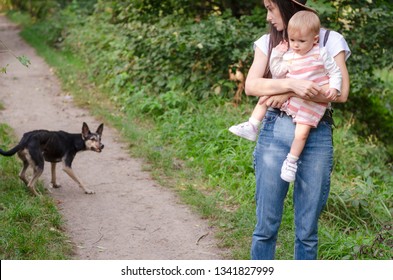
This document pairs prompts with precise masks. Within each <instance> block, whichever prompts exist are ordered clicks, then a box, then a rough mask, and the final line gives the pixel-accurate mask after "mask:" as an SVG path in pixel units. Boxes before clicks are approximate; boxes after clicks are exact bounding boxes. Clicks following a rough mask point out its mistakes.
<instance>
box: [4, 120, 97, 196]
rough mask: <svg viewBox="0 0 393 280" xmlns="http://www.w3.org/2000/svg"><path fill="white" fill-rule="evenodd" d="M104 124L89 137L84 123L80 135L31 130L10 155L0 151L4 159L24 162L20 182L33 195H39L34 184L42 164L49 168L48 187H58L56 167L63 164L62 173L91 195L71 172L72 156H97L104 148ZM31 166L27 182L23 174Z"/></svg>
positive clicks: (9, 152) (8, 152)
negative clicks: (102, 141)
mask: <svg viewBox="0 0 393 280" xmlns="http://www.w3.org/2000/svg"><path fill="white" fill-rule="evenodd" d="M103 129H104V124H100V125H99V126H98V128H97V131H96V132H95V133H92V132H91V131H90V129H89V127H88V126H87V124H86V123H85V122H84V123H83V125H82V133H68V132H65V131H48V130H33V131H30V132H26V133H25V134H24V135H23V137H22V139H21V140H20V142H19V144H18V145H16V146H15V147H14V148H12V149H11V150H9V151H4V150H2V149H0V154H1V155H3V156H13V155H14V154H16V153H17V154H18V156H19V158H20V159H21V160H22V162H23V168H22V170H21V172H20V173H19V178H20V179H21V180H22V181H23V182H24V183H25V184H26V185H27V187H28V188H29V189H30V191H31V192H32V193H33V194H34V195H38V192H37V190H36V189H35V183H36V181H37V180H38V178H39V177H40V176H41V174H42V172H43V171H44V162H45V161H48V162H50V163H51V167H52V170H51V171H52V172H51V175H52V179H51V185H52V187H54V188H59V187H61V186H60V185H58V184H57V183H56V164H57V163H58V162H62V163H63V171H64V172H65V173H67V175H68V176H70V177H71V178H72V179H73V180H74V181H75V182H76V183H77V184H78V185H79V187H80V188H82V189H83V191H84V192H85V193H86V194H93V193H94V191H92V190H89V189H87V188H86V187H85V186H84V185H83V184H82V183H81V181H80V180H79V179H78V178H77V177H76V175H75V173H74V171H73V170H72V168H71V164H72V161H73V160H74V158H75V155H76V154H77V153H78V152H80V151H89V150H90V151H94V152H98V153H100V152H101V151H102V149H103V148H104V145H103V144H102V143H101V136H102V131H103ZM29 166H31V167H32V168H33V176H32V177H31V179H30V181H28V180H27V179H26V170H27V168H28V167H29Z"/></svg>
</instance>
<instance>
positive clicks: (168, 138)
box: [22, 27, 393, 259]
mask: <svg viewBox="0 0 393 280" xmlns="http://www.w3.org/2000/svg"><path fill="white" fill-rule="evenodd" d="M37 30H39V29H35V28H34V27H33V28H25V29H24V30H23V32H22V35H23V36H24V38H25V39H26V40H27V41H28V42H29V43H30V44H31V45H32V46H33V47H35V48H36V49H37V51H38V53H39V54H40V55H42V56H44V57H45V59H46V60H47V62H48V63H49V64H50V65H51V66H52V67H54V68H55V69H56V72H57V74H58V75H59V77H60V79H61V80H62V83H63V86H64V89H65V90H67V91H69V92H71V93H72V94H73V95H74V96H75V97H76V99H77V100H78V101H79V104H80V105H81V106H85V107H88V108H89V109H90V110H91V112H92V113H93V114H94V115H96V116H98V117H100V118H102V119H103V120H104V121H105V122H106V123H108V124H111V125H112V126H114V127H116V128H118V130H119V131H120V132H121V133H122V135H123V137H124V139H125V141H127V142H128V143H129V147H130V153H131V155H133V156H137V157H142V158H144V159H145V161H146V162H147V163H148V164H146V166H145V169H146V170H148V171H150V172H151V173H152V174H153V176H154V177H155V179H156V180H158V181H159V182H160V183H161V184H162V185H165V186H167V187H169V188H172V189H173V190H174V191H176V192H177V193H179V195H180V196H181V197H182V199H183V201H184V202H185V203H188V204H189V205H190V206H191V207H192V208H193V209H195V211H198V213H200V215H201V216H202V217H204V218H206V219H208V220H209V222H210V223H211V224H212V225H213V226H214V227H215V228H216V229H217V237H218V240H219V241H220V242H219V246H222V247H225V248H229V249H230V252H231V253H230V255H229V258H234V259H248V258H249V248H250V241H251V234H252V231H253V227H254V225H255V204H254V200H253V198H254V189H255V179H254V175H253V168H252V152H253V149H254V145H255V144H254V143H251V142H249V141H246V140H243V139H240V138H237V137H234V136H233V135H231V134H230V133H229V132H228V131H227V128H228V127H229V126H230V125H231V124H234V123H238V122H239V121H240V120H243V119H245V118H247V116H248V115H249V114H250V110H251V109H252V108H251V106H250V104H245V105H241V106H240V107H238V108H235V107H233V105H232V104H231V103H229V102H226V101H225V100H224V99H223V98H220V97H216V98H215V97H211V98H210V99H208V100H203V101H200V102H193V101H192V100H187V99H185V98H184V97H183V96H181V95H179V94H177V93H172V92H170V93H166V94H165V95H164V96H161V97H160V100H159V101H160V102H162V103H157V102H156V101H157V100H155V98H152V97H149V96H148V93H146V92H142V91H141V92H137V93H133V95H131V96H129V97H127V98H125V99H124V98H121V101H118V103H116V99H115V98H114V96H113V95H114V94H113V93H112V92H111V90H110V89H106V88H105V87H104V86H103V85H102V84H100V81H99V80H94V78H91V79H90V80H89V79H88V78H86V77H94V75H92V74H90V75H88V74H87V73H86V71H89V67H88V64H84V63H83V62H82V61H81V60H79V59H78V58H77V57H76V56H73V55H72V54H70V53H67V52H61V51H58V50H53V49H51V48H48V47H47V46H46V45H45V44H44V43H43V42H45V38H44V37H43V35H42V34H40V33H39V32H37ZM40 36H41V37H40ZM111 100H112V101H113V102H111ZM176 102H181V103H182V105H184V106H186V108H187V110H185V111H182V112H180V110H177V109H176V108H174V109H170V110H169V109H167V107H169V108H170V106H172V105H173V104H175V103H176ZM162 104H164V107H162ZM166 106H167V107H166ZM165 109H167V110H165ZM157 110H158V111H160V113H155V112H157ZM335 119H336V121H337V128H336V129H335V130H334V142H335V168H334V172H333V175H332V187H331V195H330V198H329V200H328V205H327V208H326V210H325V212H324V213H323V216H322V218H321V223H320V241H321V242H320V248H319V251H320V258H321V259H392V258H393V257H392V247H393V245H392V243H393V241H392V231H391V230H390V229H389V227H392V214H393V197H392V194H393V189H392V188H393V178H392V176H391V174H392V166H391V165H389V164H387V163H386V162H387V157H386V150H385V149H384V148H383V146H382V145H380V144H379V143H378V141H377V140H376V139H360V138H359V137H358V136H357V135H356V134H355V133H354V132H353V130H352V128H351V127H352V123H353V120H352V119H351V116H350V115H349V114H347V115H342V114H341V113H340V111H337V112H336V114H335ZM381 236H382V237H381ZM379 237H381V238H379ZM293 240H294V229H293V205H292V193H289V195H288V198H287V200H286V202H285V212H284V216H283V222H282V226H281V229H280V233H279V240H278V246H277V255H276V257H277V258H278V259H292V258H293Z"/></svg>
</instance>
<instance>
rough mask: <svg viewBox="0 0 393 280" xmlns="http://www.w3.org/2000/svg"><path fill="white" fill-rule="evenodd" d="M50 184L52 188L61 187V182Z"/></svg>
mask: <svg viewBox="0 0 393 280" xmlns="http://www.w3.org/2000/svg"><path fill="white" fill-rule="evenodd" d="M50 186H51V187H52V188H55V189H58V188H61V185H59V184H53V183H50Z"/></svg>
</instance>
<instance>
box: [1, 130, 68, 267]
mask: <svg viewBox="0 0 393 280" xmlns="http://www.w3.org/2000/svg"><path fill="white" fill-rule="evenodd" d="M10 131H12V129H11V128H10V127H9V126H7V125H5V124H0V143H1V145H2V147H10V146H11V145H12V144H13V143H15V140H16V139H14V138H13V137H12V135H11V134H10ZM20 167H21V164H20V162H19V161H18V160H17V159H16V158H15V157H3V156H2V157H0V259H2V260H4V259H8V260H10V259H13V260H21V259H28V260H55V259H56V260H57V259H69V258H70V256H71V254H72V247H71V244H70V243H69V241H68V239H67V236H66V234H65V233H64V231H63V228H62V227H63V221H62V217H61V216H60V214H59V213H58V210H57V207H56V204H55V202H54V201H53V199H51V198H50V197H48V196H45V195H43V196H42V197H35V196H32V195H31V194H30V192H29V191H28V190H27V188H26V186H25V185H24V184H23V183H22V182H21V180H19V177H18V172H19V170H20ZM39 189H40V191H41V192H43V189H42V186H40V187H39Z"/></svg>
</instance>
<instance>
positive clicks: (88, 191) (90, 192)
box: [85, 190, 96, 194]
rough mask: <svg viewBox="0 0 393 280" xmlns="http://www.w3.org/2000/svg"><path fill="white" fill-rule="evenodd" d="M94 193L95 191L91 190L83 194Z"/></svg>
mask: <svg viewBox="0 0 393 280" xmlns="http://www.w3.org/2000/svg"><path fill="white" fill-rule="evenodd" d="M95 193H96V192H95V191H92V190H85V194H95Z"/></svg>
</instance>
